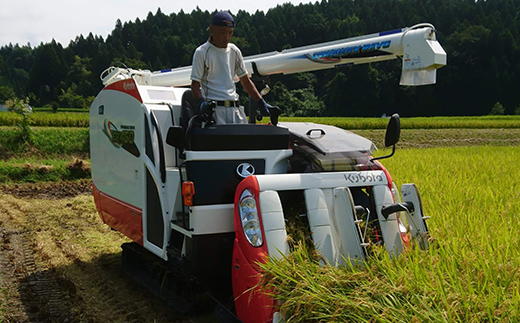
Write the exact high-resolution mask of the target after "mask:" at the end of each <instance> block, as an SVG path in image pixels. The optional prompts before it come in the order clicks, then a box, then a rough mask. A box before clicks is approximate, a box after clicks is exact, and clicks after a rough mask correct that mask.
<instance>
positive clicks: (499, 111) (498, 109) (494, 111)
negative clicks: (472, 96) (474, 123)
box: [489, 102, 506, 116]
mask: <svg viewBox="0 0 520 323" xmlns="http://www.w3.org/2000/svg"><path fill="white" fill-rule="evenodd" d="M505 112H506V109H505V108H504V106H503V105H502V104H501V103H500V102H496V103H495V104H493V107H492V108H491V111H489V115H490V116H498V115H503V114H504V113H505Z"/></svg>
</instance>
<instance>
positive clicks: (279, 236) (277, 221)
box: [259, 191, 289, 259]
mask: <svg viewBox="0 0 520 323" xmlns="http://www.w3.org/2000/svg"><path fill="white" fill-rule="evenodd" d="M259 200H260V210H262V223H263V226H264V234H265V241H266V244H267V250H268V251H269V256H270V257H273V258H275V259H280V258H282V256H284V255H285V256H287V255H288V254H289V245H288V244H287V231H286V230H285V220H284V214H283V209H282V204H281V202H280V197H279V196H278V193H277V192H275V191H263V192H260V197H259Z"/></svg>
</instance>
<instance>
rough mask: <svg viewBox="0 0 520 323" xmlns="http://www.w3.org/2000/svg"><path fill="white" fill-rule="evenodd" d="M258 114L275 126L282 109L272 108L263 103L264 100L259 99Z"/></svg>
mask: <svg viewBox="0 0 520 323" xmlns="http://www.w3.org/2000/svg"><path fill="white" fill-rule="evenodd" d="M257 104H258V107H259V110H260V113H261V114H262V115H264V116H269V117H270V118H271V123H272V124H273V125H274V126H276V125H277V124H278V116H279V115H280V114H282V109H280V108H279V107H276V106H272V105H270V104H269V103H267V102H265V100H264V99H260V101H258V102H257Z"/></svg>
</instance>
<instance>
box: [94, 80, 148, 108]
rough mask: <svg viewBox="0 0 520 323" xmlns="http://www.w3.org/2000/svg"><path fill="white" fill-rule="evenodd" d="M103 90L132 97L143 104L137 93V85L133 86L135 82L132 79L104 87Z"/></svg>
mask: <svg viewBox="0 0 520 323" xmlns="http://www.w3.org/2000/svg"><path fill="white" fill-rule="evenodd" d="M103 90H114V91H120V92H124V93H126V94H128V95H131V96H133V97H134V98H136V99H137V101H139V102H141V103H142V102H143V99H142V98H141V95H140V94H139V91H138V90H137V85H135V81H134V80H133V79H128V80H122V81H118V82H115V83H112V84H109V85H108V86H106V87H105V88H104V89H103Z"/></svg>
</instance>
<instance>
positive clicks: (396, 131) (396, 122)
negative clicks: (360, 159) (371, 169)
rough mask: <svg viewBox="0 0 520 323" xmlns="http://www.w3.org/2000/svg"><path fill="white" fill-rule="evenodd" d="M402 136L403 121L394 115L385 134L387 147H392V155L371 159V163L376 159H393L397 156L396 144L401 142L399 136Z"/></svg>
mask: <svg viewBox="0 0 520 323" xmlns="http://www.w3.org/2000/svg"><path fill="white" fill-rule="evenodd" d="M400 134H401V121H400V119H399V115H398V114H397V113H394V114H393V115H392V116H391V117H390V121H388V126H387V127H386V134H385V147H390V146H392V153H391V154H390V155H386V156H380V157H375V158H372V159H370V161H374V160H376V159H384V158H389V157H392V156H393V155H394V154H395V144H396V143H397V142H398V141H399V135H400Z"/></svg>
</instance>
